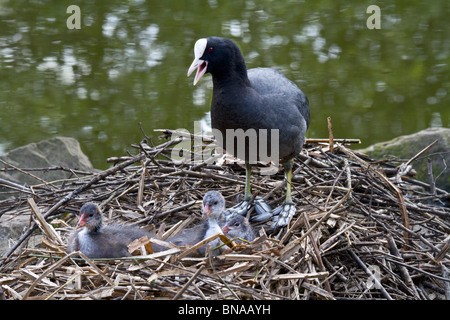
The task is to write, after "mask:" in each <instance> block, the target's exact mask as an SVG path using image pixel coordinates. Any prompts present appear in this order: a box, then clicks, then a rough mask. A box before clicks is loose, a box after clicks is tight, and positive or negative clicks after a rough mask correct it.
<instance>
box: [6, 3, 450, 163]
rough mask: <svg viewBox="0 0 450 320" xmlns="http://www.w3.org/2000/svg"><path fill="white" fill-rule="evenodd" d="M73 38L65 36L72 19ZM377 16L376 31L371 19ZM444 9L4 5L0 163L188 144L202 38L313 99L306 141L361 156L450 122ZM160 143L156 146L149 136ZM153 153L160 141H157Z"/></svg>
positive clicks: (448, 30) (97, 159) (197, 99)
mask: <svg viewBox="0 0 450 320" xmlns="http://www.w3.org/2000/svg"><path fill="white" fill-rule="evenodd" d="M71 4H76V5H78V6H79V7H80V9H81V29H72V30H69V29H68V28H67V25H66V20H67V19H68V18H69V16H70V14H69V13H66V9H67V7H68V6H69V5H71ZM372 4H377V5H378V6H379V7H380V9H381V20H380V21H381V29H373V30H370V29H368V28H367V26H366V20H367V19H368V18H369V16H370V14H368V13H366V10H367V7H368V6H369V5H372ZM449 8H450V1H448V0H433V1H418V0H413V1H356V0H353V1H331V0H330V1H259V0H258V1H250V0H247V1H232V0H226V1H219V0H210V1H206V0H205V1H174V0H171V1H143V0H141V1H111V0H109V1H98V0H97V1H62V0H48V1H44V0H41V1H37V0H35V1H21V0H1V1H0V117H1V120H0V153H2V152H6V151H8V150H10V149H12V148H15V147H18V146H20V145H23V144H26V143H29V142H34V141H38V140H41V139H45V138H49V137H53V136H58V135H62V136H72V137H75V138H77V139H78V140H79V141H80V142H81V145H82V148H83V150H84V152H85V153H86V154H87V155H88V156H89V157H90V158H91V160H92V161H93V163H94V165H95V166H96V167H98V168H105V167H107V166H108V165H107V164H106V162H105V159H106V158H107V157H110V156H119V155H123V154H124V150H126V149H131V148H130V144H132V143H136V142H139V141H140V140H141V138H142V135H141V132H140V129H139V126H138V123H139V122H142V124H143V128H144V129H145V131H146V132H147V134H152V135H153V132H152V130H153V129H155V128H173V129H176V128H186V129H188V130H193V128H194V121H198V120H200V119H207V118H208V113H207V112H208V111H209V102H210V97H211V89H212V84H211V80H210V76H209V75H207V76H205V77H204V78H203V79H202V80H201V81H200V83H199V84H198V85H197V86H196V87H193V85H192V81H193V76H191V78H187V77H186V72H187V69H188V67H189V65H190V63H191V62H192V59H193V45H194V43H195V41H196V40H197V39H198V38H201V37H207V36H210V35H216V36H222V37H228V38H231V39H233V40H234V41H236V42H237V43H238V44H239V46H240V47H241V49H242V51H243V53H244V56H245V58H246V62H247V66H248V67H249V68H252V67H257V66H266V67H267V66H270V67H275V68H277V69H279V70H280V71H282V72H283V73H284V74H285V75H286V76H287V77H288V78H290V79H291V80H293V81H295V82H296V83H297V84H298V85H299V86H300V87H301V88H302V90H303V91H304V92H305V93H306V94H307V96H308V98H309V100H310V106H311V126H310V129H309V131H308V134H307V136H308V137H311V138H323V137H328V132H327V120H326V119H327V117H328V116H330V117H331V118H332V122H333V129H334V136H335V137H336V138H360V139H362V141H363V146H367V145H369V144H371V143H375V142H378V141H383V140H388V139H391V138H393V137H395V136H398V135H401V134H409V133H413V132H416V131H419V130H422V129H425V128H427V127H448V125H449V117H450V112H449V110H450V103H449V102H450V80H449V65H450V36H449V35H450V23H449V17H450V10H449ZM154 136H155V137H156V136H157V135H156V134H155V135H154ZM155 139H156V138H155Z"/></svg>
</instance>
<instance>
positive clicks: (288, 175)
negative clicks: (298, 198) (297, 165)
mask: <svg viewBox="0 0 450 320" xmlns="http://www.w3.org/2000/svg"><path fill="white" fill-rule="evenodd" d="M293 164H294V159H290V160H288V161H286V162H285V163H284V164H283V167H284V178H285V179H286V181H287V182H286V201H285V204H293V203H294V202H293V201H292V196H291V180H292V166H293Z"/></svg>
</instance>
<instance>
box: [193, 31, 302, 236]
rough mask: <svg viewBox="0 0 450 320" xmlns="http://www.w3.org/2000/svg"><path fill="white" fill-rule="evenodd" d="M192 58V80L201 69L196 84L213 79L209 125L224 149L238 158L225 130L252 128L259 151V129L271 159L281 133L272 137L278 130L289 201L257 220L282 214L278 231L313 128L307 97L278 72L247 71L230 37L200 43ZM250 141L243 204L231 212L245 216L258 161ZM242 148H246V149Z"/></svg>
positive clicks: (288, 208) (287, 215)
mask: <svg viewBox="0 0 450 320" xmlns="http://www.w3.org/2000/svg"><path fill="white" fill-rule="evenodd" d="M194 55H195V58H194V61H193V62H192V64H191V66H190V68H189V70H188V76H189V75H190V74H191V73H192V72H193V71H194V70H195V69H197V73H196V75H195V78H194V85H195V84H196V83H197V82H198V81H199V80H200V78H201V77H202V76H203V75H204V74H205V73H211V75H212V81H213V97H212V102H211V125H212V128H213V130H216V131H217V130H218V131H219V132H220V134H221V139H218V143H219V145H220V146H221V147H222V148H224V149H226V150H227V152H228V153H230V154H232V155H234V156H235V157H237V156H239V154H238V152H237V148H238V146H237V145H235V146H234V148H232V149H227V148H226V146H227V142H228V140H227V129H231V130H232V131H233V130H237V129H242V130H243V131H244V132H247V130H249V129H253V130H254V131H253V132H256V134H257V139H258V141H257V142H256V145H257V146H258V148H260V142H261V137H260V132H263V131H260V130H261V129H266V130H267V136H266V143H267V146H266V148H267V149H266V150H268V151H267V153H266V154H267V155H269V154H272V152H273V151H276V150H271V143H270V142H271V134H272V131H271V130H273V129H275V130H278V131H273V134H274V135H275V136H276V133H277V132H278V141H277V142H278V145H277V146H275V147H278V155H279V159H280V161H281V162H282V163H283V167H284V172H285V178H286V180H287V185H286V200H285V202H284V204H283V206H282V207H281V208H277V209H275V210H273V211H270V212H269V213H270V214H269V213H268V212H266V213H264V212H262V214H261V216H260V218H259V219H258V218H256V220H263V219H265V218H266V217H270V216H271V215H273V214H279V216H278V217H277V218H278V219H277V220H276V221H275V222H274V223H273V224H272V227H273V228H274V229H276V228H278V227H282V226H285V225H287V224H288V223H289V221H290V219H291V218H292V216H293V215H294V213H295V211H296V209H295V206H294V203H293V201H292V197H291V177H292V165H293V159H294V157H295V156H296V155H297V154H298V153H300V151H301V150H302V148H303V144H304V142H305V134H306V131H307V130H308V127H309V102H308V99H307V97H306V95H305V94H304V93H303V92H302V91H301V90H300V89H299V88H298V87H297V85H295V84H294V83H293V82H292V81H290V80H288V79H287V78H286V77H285V76H284V75H283V74H281V73H280V72H279V71H277V70H274V69H271V68H255V69H249V70H247V67H246V64H245V61H244V57H243V56H242V53H241V51H240V49H239V48H238V46H237V45H236V44H235V43H234V42H233V41H231V40H229V39H225V38H219V37H209V38H206V39H205V38H203V39H199V40H198V41H197V42H196V43H195V46H194ZM235 133H236V131H234V134H235ZM216 139H217V137H216ZM233 139H235V137H233ZM248 140H250V139H248ZM248 140H247V142H246V143H245V146H244V148H245V151H246V152H245V157H244V159H242V160H244V161H245V168H246V185H245V196H244V200H243V202H241V203H240V204H238V205H236V206H235V207H233V208H231V209H229V210H228V212H227V213H234V212H238V213H239V214H242V215H245V214H246V212H247V209H248V202H249V200H250V198H251V191H250V175H251V162H252V163H254V160H255V158H254V157H253V158H252V157H251V156H252V155H251V154H250V152H249V150H250V149H251V148H250V147H252V145H251V144H253V145H255V141H250V142H249V141H248ZM239 148H241V150H242V146H239ZM274 149H275V148H274ZM241 154H242V153H241ZM261 157H262V152H260V151H258V154H257V158H258V159H259V160H261ZM277 160H278V159H277ZM272 161H273V159H272ZM263 207H267V206H263ZM259 208H261V206H259ZM259 211H261V210H259Z"/></svg>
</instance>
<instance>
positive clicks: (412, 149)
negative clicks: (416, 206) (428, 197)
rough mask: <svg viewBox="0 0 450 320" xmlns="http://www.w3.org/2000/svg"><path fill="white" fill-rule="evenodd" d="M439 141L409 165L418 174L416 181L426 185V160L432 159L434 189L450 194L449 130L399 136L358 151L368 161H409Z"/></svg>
mask: <svg viewBox="0 0 450 320" xmlns="http://www.w3.org/2000/svg"><path fill="white" fill-rule="evenodd" d="M434 140H438V142H437V143H436V144H435V145H434V146H433V147H431V148H430V149H429V150H428V151H427V152H425V153H424V154H423V155H421V156H420V157H418V158H417V159H416V160H414V161H413V163H412V166H413V168H414V169H415V170H416V171H417V175H416V177H415V178H416V179H417V180H420V181H423V182H426V183H429V182H430V177H429V174H428V164H427V162H428V160H427V158H430V159H431V160H432V167H433V176H434V177H435V178H437V179H436V181H435V183H436V187H438V188H440V189H444V190H446V191H447V192H449V191H450V129H448V128H429V129H425V130H422V131H419V132H417V133H413V134H410V135H405V136H400V137H397V138H394V139H392V140H390V141H386V142H380V143H376V144H374V145H372V146H369V147H367V148H365V149H362V150H358V152H361V153H364V154H367V155H368V156H369V157H370V158H373V159H377V160H382V159H391V158H397V159H406V160H409V159H411V158H412V157H414V156H415V155H416V154H417V153H419V152H420V151H421V150H423V149H424V148H425V147H427V146H428V145H430V144H431V143H432V142H433V141H434Z"/></svg>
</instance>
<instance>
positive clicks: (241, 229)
mask: <svg viewBox="0 0 450 320" xmlns="http://www.w3.org/2000/svg"><path fill="white" fill-rule="evenodd" d="M222 231H223V233H224V234H226V235H227V236H228V237H229V238H233V239H237V238H241V239H244V240H247V241H253V240H254V239H255V238H256V236H255V233H254V231H253V228H252V226H251V225H250V223H249V222H248V220H247V219H246V218H244V217H243V216H241V215H237V214H236V215H233V216H232V217H231V218H230V219H229V220H228V221H227V223H226V224H225V225H224V226H223V227H222Z"/></svg>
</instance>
